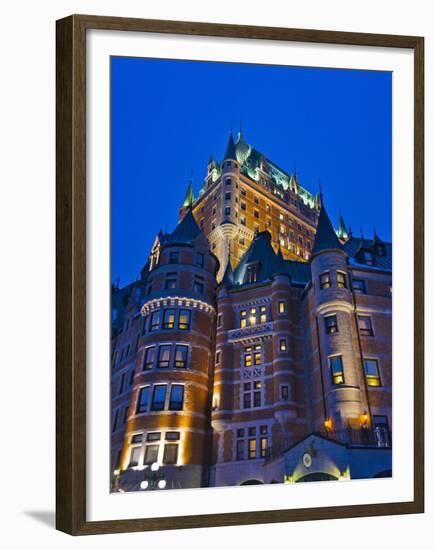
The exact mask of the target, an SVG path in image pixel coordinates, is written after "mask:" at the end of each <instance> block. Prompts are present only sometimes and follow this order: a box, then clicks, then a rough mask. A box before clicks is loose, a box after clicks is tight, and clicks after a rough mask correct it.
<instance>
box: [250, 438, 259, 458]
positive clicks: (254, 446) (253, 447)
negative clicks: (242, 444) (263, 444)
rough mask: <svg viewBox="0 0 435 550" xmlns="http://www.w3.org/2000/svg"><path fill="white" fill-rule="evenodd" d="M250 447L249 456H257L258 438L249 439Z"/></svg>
mask: <svg viewBox="0 0 435 550" xmlns="http://www.w3.org/2000/svg"><path fill="white" fill-rule="evenodd" d="M248 449H249V453H248V458H257V440H256V439H250V440H249V447H248Z"/></svg>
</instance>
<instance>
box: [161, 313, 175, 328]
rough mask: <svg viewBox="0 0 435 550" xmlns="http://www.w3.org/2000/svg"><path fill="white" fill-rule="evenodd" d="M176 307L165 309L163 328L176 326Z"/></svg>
mask: <svg viewBox="0 0 435 550" xmlns="http://www.w3.org/2000/svg"><path fill="white" fill-rule="evenodd" d="M174 326H175V309H165V311H164V313H163V328H174Z"/></svg>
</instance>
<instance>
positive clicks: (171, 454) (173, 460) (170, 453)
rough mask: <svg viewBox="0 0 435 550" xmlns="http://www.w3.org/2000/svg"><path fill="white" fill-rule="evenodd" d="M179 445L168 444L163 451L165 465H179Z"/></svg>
mask: <svg viewBox="0 0 435 550" xmlns="http://www.w3.org/2000/svg"><path fill="white" fill-rule="evenodd" d="M177 459H178V443H166V444H165V448H164V451H163V464H177Z"/></svg>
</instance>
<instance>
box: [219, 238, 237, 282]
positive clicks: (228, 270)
mask: <svg viewBox="0 0 435 550" xmlns="http://www.w3.org/2000/svg"><path fill="white" fill-rule="evenodd" d="M230 256H231V248H230V246H229V245H228V259H227V265H226V267H225V272H224V276H223V277H222V281H221V283H220V284H221V285H222V286H233V284H234V272H233V268H232V267H231V260H230Z"/></svg>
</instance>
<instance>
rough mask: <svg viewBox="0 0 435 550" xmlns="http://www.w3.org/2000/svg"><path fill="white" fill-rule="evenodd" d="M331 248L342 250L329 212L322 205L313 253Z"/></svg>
mask: <svg viewBox="0 0 435 550" xmlns="http://www.w3.org/2000/svg"><path fill="white" fill-rule="evenodd" d="M331 249H337V250H342V246H341V244H340V242H339V240H338V237H337V235H336V233H335V230H334V228H333V227H332V223H331V220H330V219H329V216H328V213H327V212H326V209H325V207H324V206H323V205H322V208H321V209H320V215H319V221H318V223H317V230H316V238H315V239H314V245H313V250H312V255H314V254H318V253H319V252H322V251H323V250H331Z"/></svg>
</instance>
